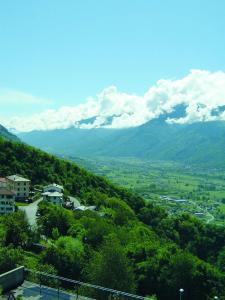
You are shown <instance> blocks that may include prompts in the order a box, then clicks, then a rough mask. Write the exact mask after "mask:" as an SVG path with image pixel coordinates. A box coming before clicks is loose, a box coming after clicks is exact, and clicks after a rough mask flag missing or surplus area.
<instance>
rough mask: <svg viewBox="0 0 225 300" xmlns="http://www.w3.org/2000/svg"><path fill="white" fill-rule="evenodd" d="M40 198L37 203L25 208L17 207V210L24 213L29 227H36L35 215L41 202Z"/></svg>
mask: <svg viewBox="0 0 225 300" xmlns="http://www.w3.org/2000/svg"><path fill="white" fill-rule="evenodd" d="M41 200H42V198H40V199H38V200H37V201H35V202H33V203H31V204H29V205H27V206H19V210H21V211H25V213H26V215H27V218H28V222H29V224H30V225H31V226H34V225H36V218H37V217H36V213H37V210H38V204H39V203H40V202H41Z"/></svg>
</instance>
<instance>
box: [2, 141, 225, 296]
mask: <svg viewBox="0 0 225 300" xmlns="http://www.w3.org/2000/svg"><path fill="white" fill-rule="evenodd" d="M12 173H19V174H21V175H24V176H26V177H29V178H30V179H31V180H32V184H33V185H35V186H41V185H43V184H46V183H50V182H56V183H59V184H63V185H64V186H65V189H66V193H67V194H70V195H73V196H76V197H78V198H79V199H80V200H81V202H82V203H84V204H88V205H95V206H96V207H97V209H96V211H84V212H78V211H70V210H67V209H64V208H61V207H58V206H54V205H51V204H48V203H45V202H41V203H40V205H39V214H40V216H39V218H38V226H37V228H30V226H29V224H28V221H27V219H26V216H25V215H24V213H23V212H16V213H14V214H11V215H8V216H4V217H1V218H0V272H4V271H7V270H9V269H11V268H13V267H15V266H16V265H18V264H19V265H20V264H23V265H25V266H26V267H28V268H31V269H37V270H45V271H47V272H49V273H54V274H59V275H61V276H64V277H68V278H72V279H78V280H83V281H87V282H91V283H94V284H98V285H102V286H106V287H110V288H114V289H118V290H122V291H127V292H131V293H137V294H140V295H144V296H147V295H155V296H156V297H157V299H162V300H164V299H176V298H178V291H179V289H180V288H183V289H184V291H185V293H184V299H194V300H195V299H196V300H197V299H198V300H199V299H212V298H213V297H214V296H215V295H217V296H219V299H225V285H224V283H225V241H224V236H225V228H224V227H222V226H220V227H218V226H216V225H210V224H204V223H203V222H201V221H200V220H197V219H196V218H194V217H192V216H190V215H188V214H182V215H180V216H176V217H175V216H170V215H168V214H167V212H166V210H164V209H162V208H160V207H157V206H154V205H153V204H149V203H148V204H146V203H145V201H144V199H142V198H141V197H139V196H137V195H135V194H132V193H131V192H129V191H126V190H125V189H123V188H120V187H117V186H115V185H114V184H112V183H110V182H109V181H108V180H106V179H104V178H102V177H99V176H95V175H92V174H91V173H89V172H87V171H85V170H83V169H81V168H79V167H78V166H77V165H75V164H74V163H71V162H68V161H64V160H60V159H58V158H56V157H54V156H52V155H49V154H46V153H44V152H42V151H40V150H36V149H34V148H32V147H30V146H26V145H24V144H21V143H16V142H11V141H7V140H5V139H0V176H6V175H9V174H12ZM43 237H45V238H43ZM34 242H35V243H37V242H38V243H42V244H43V246H44V247H43V250H42V251H41V252H40V253H36V252H35V251H34V250H33V246H32V245H33V243H34ZM93 296H95V297H97V298H98V299H100V296H99V295H93Z"/></svg>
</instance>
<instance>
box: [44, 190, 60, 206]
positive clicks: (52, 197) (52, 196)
mask: <svg viewBox="0 0 225 300" xmlns="http://www.w3.org/2000/svg"><path fill="white" fill-rule="evenodd" d="M42 197H43V200H45V201H48V202H50V203H52V204H55V205H60V206H62V204H63V193H59V192H45V193H43V194H42Z"/></svg>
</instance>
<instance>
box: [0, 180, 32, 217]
mask: <svg viewBox="0 0 225 300" xmlns="http://www.w3.org/2000/svg"><path fill="white" fill-rule="evenodd" d="M29 195H30V180H29V179H27V178H23V177H22V176H20V175H11V176H7V177H4V178H0V215H5V214H8V213H12V212H14V211H15V200H18V201H20V200H22V201H24V200H25V199H27V198H29Z"/></svg>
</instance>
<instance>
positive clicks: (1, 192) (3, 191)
mask: <svg viewBox="0 0 225 300" xmlns="http://www.w3.org/2000/svg"><path fill="white" fill-rule="evenodd" d="M0 195H11V196H13V195H15V193H14V192H12V191H10V190H7V189H1V188H0Z"/></svg>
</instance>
